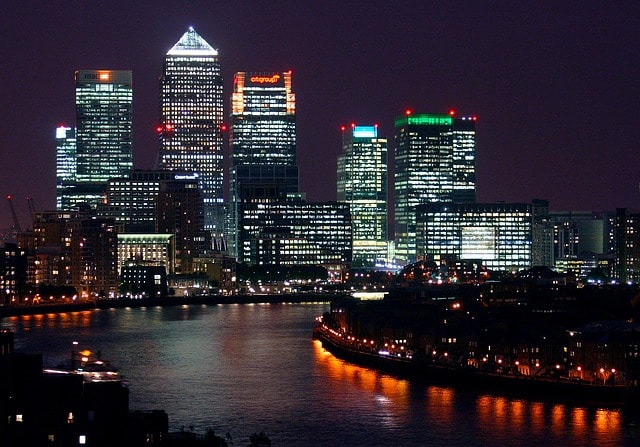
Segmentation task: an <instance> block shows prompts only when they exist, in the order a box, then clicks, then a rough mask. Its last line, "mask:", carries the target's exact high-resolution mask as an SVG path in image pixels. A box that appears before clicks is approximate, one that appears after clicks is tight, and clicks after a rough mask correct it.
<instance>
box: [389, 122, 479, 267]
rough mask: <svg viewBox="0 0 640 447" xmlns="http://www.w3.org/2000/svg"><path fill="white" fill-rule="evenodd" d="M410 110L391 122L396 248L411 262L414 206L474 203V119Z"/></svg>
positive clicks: (398, 254) (399, 257)
mask: <svg viewBox="0 0 640 447" xmlns="http://www.w3.org/2000/svg"><path fill="white" fill-rule="evenodd" d="M453 115H454V113H453V112H451V113H450V114H448V115H445V114H416V115H413V114H410V113H408V114H407V115H406V116H403V117H399V118H397V119H396V120H395V128H396V136H395V146H396V147H395V163H396V164H395V252H396V258H397V261H398V262H399V263H401V264H403V263H409V262H413V261H415V260H416V259H415V257H416V246H415V243H416V241H415V239H416V230H415V222H416V214H415V207H416V206H417V205H421V204H425V203H432V202H456V203H473V202H475V183H476V182H475V117H468V118H467V117H465V118H455V117H454V116H453Z"/></svg>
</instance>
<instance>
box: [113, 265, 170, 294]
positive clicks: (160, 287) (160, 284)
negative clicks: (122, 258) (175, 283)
mask: <svg viewBox="0 0 640 447" xmlns="http://www.w3.org/2000/svg"><path fill="white" fill-rule="evenodd" d="M119 292H120V294H121V295H133V296H144V297H155V296H166V295H167V294H168V292H169V290H168V287H167V270H166V269H165V268H164V267H163V266H158V265H140V264H138V263H136V262H132V263H128V264H126V265H124V266H123V267H122V269H121V270H120V289H119Z"/></svg>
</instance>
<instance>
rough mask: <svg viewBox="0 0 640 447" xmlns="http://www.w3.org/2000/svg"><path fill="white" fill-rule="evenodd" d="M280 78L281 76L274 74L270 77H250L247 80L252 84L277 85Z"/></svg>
mask: <svg viewBox="0 0 640 447" xmlns="http://www.w3.org/2000/svg"><path fill="white" fill-rule="evenodd" d="M281 78H282V76H280V75H279V74H278V73H276V74H274V75H272V76H264V75H258V76H251V77H250V78H249V80H250V81H251V82H252V83H254V84H277V83H279V82H280V79H281Z"/></svg>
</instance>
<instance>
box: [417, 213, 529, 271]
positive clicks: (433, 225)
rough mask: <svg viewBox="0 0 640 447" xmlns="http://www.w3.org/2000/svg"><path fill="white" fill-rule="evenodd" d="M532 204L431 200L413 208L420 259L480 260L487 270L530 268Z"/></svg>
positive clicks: (441, 261)
mask: <svg viewBox="0 0 640 447" xmlns="http://www.w3.org/2000/svg"><path fill="white" fill-rule="evenodd" d="M531 213H532V211H531V205H529V204H524V203H488V204H483V203H482V204H481V203H467V204H461V203H451V202H448V203H429V204H424V205H419V206H418V207H417V208H416V233H417V237H416V247H417V253H418V257H419V258H420V259H425V260H431V261H435V262H436V263H441V264H444V263H447V262H449V261H458V260H463V261H480V262H481V263H482V265H484V266H485V267H487V268H488V269H490V270H508V271H519V270H524V269H528V268H530V267H531V260H532V222H533V221H532V215H531Z"/></svg>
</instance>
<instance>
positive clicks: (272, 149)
mask: <svg viewBox="0 0 640 447" xmlns="http://www.w3.org/2000/svg"><path fill="white" fill-rule="evenodd" d="M233 86H234V89H233V97H232V112H231V129H230V134H229V141H230V145H231V151H232V158H231V176H230V177H231V182H230V192H231V206H230V226H231V229H230V234H231V235H233V237H232V238H231V240H230V241H229V246H230V248H231V252H232V253H234V254H237V253H238V252H237V249H238V248H239V247H240V246H241V245H242V243H241V241H239V240H238V237H239V235H240V234H241V232H240V231H236V229H237V228H239V227H238V218H239V215H240V214H241V213H240V211H239V206H241V202H242V201H245V202H246V201H251V200H262V199H265V198H266V197H241V191H260V190H263V189H264V188H249V187H247V186H248V185H254V186H255V185H262V186H263V187H266V186H267V185H269V187H274V185H278V186H277V188H278V189H280V190H282V191H283V192H284V194H285V195H286V194H294V193H297V192H298V166H297V163H296V100H295V94H294V93H293V90H292V86H291V71H287V72H253V73H250V72H239V73H236V75H235V77H234V82H233Z"/></svg>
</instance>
